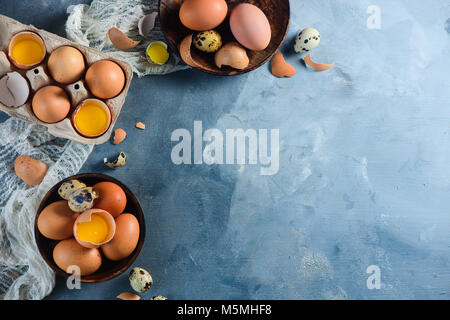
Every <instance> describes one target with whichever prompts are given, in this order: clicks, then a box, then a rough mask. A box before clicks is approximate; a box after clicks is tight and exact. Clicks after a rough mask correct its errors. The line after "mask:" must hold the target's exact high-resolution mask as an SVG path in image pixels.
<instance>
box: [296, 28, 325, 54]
mask: <svg viewBox="0 0 450 320" xmlns="http://www.w3.org/2000/svg"><path fill="white" fill-rule="evenodd" d="M319 43H320V34H319V31H317V30H316V29H314V28H306V29H303V30H302V31H300V33H299V34H298V36H297V38H296V39H295V46H294V49H295V52H297V53H303V52H308V51H311V50H313V49H315V48H317V46H318V45H319Z"/></svg>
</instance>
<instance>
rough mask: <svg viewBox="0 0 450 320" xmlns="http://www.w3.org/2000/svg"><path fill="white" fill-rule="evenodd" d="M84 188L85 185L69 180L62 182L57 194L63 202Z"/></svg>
mask: <svg viewBox="0 0 450 320" xmlns="http://www.w3.org/2000/svg"><path fill="white" fill-rule="evenodd" d="M82 188H86V185H85V184H84V183H83V182H81V181H78V180H69V181H66V182H64V183H63V184H62V185H61V186H60V187H59V189H58V194H59V195H60V196H61V198H63V199H64V200H69V198H70V195H71V194H72V193H73V192H75V191H77V190H78V189H82Z"/></svg>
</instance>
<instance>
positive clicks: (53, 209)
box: [37, 200, 79, 240]
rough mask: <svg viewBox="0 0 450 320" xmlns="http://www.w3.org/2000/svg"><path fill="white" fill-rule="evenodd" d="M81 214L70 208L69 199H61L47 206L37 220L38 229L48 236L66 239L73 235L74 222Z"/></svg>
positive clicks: (54, 238) (55, 238) (53, 238)
mask: <svg viewBox="0 0 450 320" xmlns="http://www.w3.org/2000/svg"><path fill="white" fill-rule="evenodd" d="M78 216H79V214H78V213H76V212H73V211H72V210H70V208H69V206H68V205H67V201H65V200H60V201H56V202H53V203H51V204H49V205H48V206H46V207H45V208H44V210H42V212H41V213H40V215H39V217H38V221H37V226H38V230H39V232H40V233H42V235H43V236H44V237H46V238H49V239H52V240H64V239H69V238H72V237H73V224H74V223H75V220H76V219H77V218H78Z"/></svg>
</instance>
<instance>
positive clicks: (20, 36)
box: [8, 31, 47, 70]
mask: <svg viewBox="0 0 450 320" xmlns="http://www.w3.org/2000/svg"><path fill="white" fill-rule="evenodd" d="M27 38H28V39H33V40H34V41H36V43H37V44H38V45H39V46H40V48H41V50H42V54H41V58H40V59H39V60H38V61H36V62H34V63H32V64H22V63H20V62H18V61H16V60H15V59H14V58H13V57H12V56H13V55H12V50H13V48H14V45H16V44H17V42H19V41H21V40H23V39H27ZM46 54H47V49H46V48H45V43H44V40H42V38H41V37H40V36H39V35H38V34H37V33H35V32H31V31H23V32H19V33H17V34H15V35H14V36H13V37H12V38H11V40H10V41H9V44H8V56H9V58H10V60H11V62H12V64H13V65H15V66H16V67H17V68H19V69H24V70H29V69H32V68H34V67H36V66H38V65H39V64H41V63H42V61H44V59H45V56H46Z"/></svg>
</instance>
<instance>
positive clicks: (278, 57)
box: [272, 51, 297, 78]
mask: <svg viewBox="0 0 450 320" xmlns="http://www.w3.org/2000/svg"><path fill="white" fill-rule="evenodd" d="M296 73H297V71H296V70H295V68H294V67H293V66H291V65H290V64H289V63H287V62H286V60H285V59H284V57H283V54H282V53H281V52H280V51H277V53H276V54H275V55H274V57H273V59H272V74H273V75H274V76H275V77H278V78H284V77H289V78H290V77H293V76H294V75H295V74H296Z"/></svg>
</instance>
